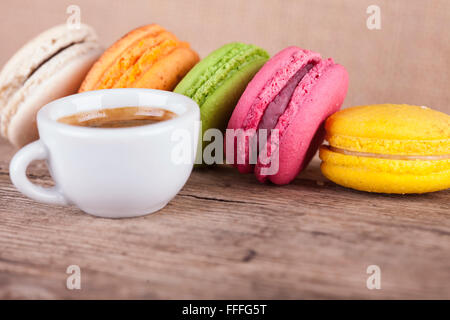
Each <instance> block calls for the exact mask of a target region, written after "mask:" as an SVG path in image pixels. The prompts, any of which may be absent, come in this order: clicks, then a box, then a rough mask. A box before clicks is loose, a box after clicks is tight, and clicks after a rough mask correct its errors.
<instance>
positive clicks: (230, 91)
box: [200, 58, 266, 147]
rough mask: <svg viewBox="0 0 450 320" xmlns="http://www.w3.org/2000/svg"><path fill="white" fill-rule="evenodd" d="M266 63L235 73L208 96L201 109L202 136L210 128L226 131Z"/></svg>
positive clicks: (253, 64)
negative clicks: (253, 80)
mask: <svg viewBox="0 0 450 320" xmlns="http://www.w3.org/2000/svg"><path fill="white" fill-rule="evenodd" d="M265 62H266V59H265V58H261V59H257V60H254V61H252V62H251V63H249V64H247V65H246V66H245V67H244V68H242V69H241V70H240V71H239V72H236V73H234V74H233V75H232V76H231V77H230V78H228V79H227V80H226V81H225V82H224V83H222V84H221V86H220V87H219V88H217V89H216V90H215V91H214V92H213V93H212V94H211V95H210V96H208V99H207V100H206V101H205V102H204V103H203V105H202V107H201V108H200V114H201V119H202V135H203V133H204V132H205V131H206V130H207V129H209V128H217V129H219V130H220V131H222V132H223V131H224V130H225V129H226V127H227V123H228V120H229V119H230V116H231V114H232V112H233V110H234V107H235V106H236V103H237V101H238V100H239V98H240V96H241V94H242V92H243V91H244V90H245V88H246V86H247V84H248V82H249V81H250V80H251V79H252V78H253V76H254V75H255V74H256V72H258V70H259V69H260V68H261V66H262V65H263V64H264V63H265ZM208 143H209V141H204V142H203V147H205V146H206V145H207V144H208Z"/></svg>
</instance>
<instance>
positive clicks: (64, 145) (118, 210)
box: [10, 89, 200, 218]
mask: <svg viewBox="0 0 450 320" xmlns="http://www.w3.org/2000/svg"><path fill="white" fill-rule="evenodd" d="M128 106H132V107H140V106H147V107H157V108H162V109H166V110H169V111H172V112H174V113H175V114H176V115H177V116H176V117H174V118H172V119H169V120H164V121H160V122H157V123H154V124H148V125H143V126H136V127H124V128H90V127H82V126H75V125H69V124H64V123H61V122H58V119H59V118H61V117H64V116H68V115H72V114H75V113H78V112H82V111H89V110H97V109H105V108H116V107H128ZM199 121H200V111H199V107H198V105H197V104H196V103H195V102H194V101H193V100H191V99H189V98H187V97H185V96H182V95H179V94H176V93H172V92H167V91H160V90H152V89H111V90H99V91H90V92H84V93H80V94H75V95H72V96H68V97H65V98H62V99H58V100H55V101H53V102H51V103H49V104H47V105H46V106H44V107H43V108H42V109H41V110H40V111H39V113H38V115H37V126H38V130H39V136H40V139H39V140H37V141H35V142H33V143H30V144H29V145H27V146H25V147H24V148H22V149H21V150H19V151H18V152H17V154H16V155H15V156H14V158H13V159H12V161H11V163H10V176H11V180H12V182H13V184H14V185H15V186H16V187H17V189H18V190H19V191H20V192H22V193H23V194H25V195H26V196H28V197H30V198H31V199H34V200H37V201H40V202H45V203H50V204H58V205H70V204H74V205H76V206H77V207H79V208H80V209H81V210H83V211H84V212H87V213H89V214H92V215H95V216H100V217H108V218H124V217H134V216H140V215H145V214H149V213H152V212H155V211H157V210H159V209H161V208H163V207H164V206H165V205H166V204H167V203H168V202H169V201H170V200H171V199H172V198H173V197H174V196H175V195H176V194H177V193H178V192H179V191H180V189H181V188H182V187H183V186H184V184H185V183H186V181H187V179H188V178H189V175H190V173H191V171H192V168H193V163H194V158H195V151H196V150H197V143H198V135H199V129H198V128H199V125H198V124H199ZM180 150H181V151H180ZM178 152H184V153H185V154H184V156H183V157H181V158H180V156H179V155H177V153H178ZM186 152H187V154H186ZM180 159H182V160H183V161H180ZM33 160H46V161H47V166H48V169H49V171H50V174H51V176H52V178H53V180H54V182H55V186H54V187H50V188H44V187H42V186H38V185H35V184H33V183H31V182H30V180H28V178H27V175H26V169H27V167H28V165H29V164H30V163H31V162H32V161H33Z"/></svg>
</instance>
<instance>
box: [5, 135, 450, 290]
mask: <svg viewBox="0 0 450 320" xmlns="http://www.w3.org/2000/svg"><path fill="white" fill-rule="evenodd" d="M13 152H14V150H13V149H12V148H10V147H9V146H8V145H6V143H5V142H3V141H2V142H0V298H75V299H78V298H87V299H91V298H138V299H140V298H146V299H147V298H148V299H160V298H180V299H185V298H188V299H189V298H198V299H208V298H209V299H228V298H236V299H240V298H257V299H259V298H262V299H266V298H269V299H271V298H274V299H303V298H339V299H340V298H363V299H366V298H368V299H372V298H446V299H449V298H450V204H449V200H450V190H447V191H441V192H436V193H431V194H425V195H409V196H401V195H391V196H388V195H375V194H369V193H363V192H357V191H353V190H349V189H345V188H342V187H339V186H337V185H335V184H333V183H331V182H329V181H326V179H325V178H324V177H323V176H322V175H321V173H320V170H319V160H318V159H314V161H313V162H312V164H311V165H310V166H309V167H308V169H307V170H306V171H305V172H304V173H302V174H301V175H300V176H299V177H298V178H297V179H296V180H295V181H294V182H293V183H292V184H290V185H288V186H284V187H277V186H272V185H261V184H259V183H258V182H257V181H256V179H255V178H254V176H252V175H240V174H238V173H237V171H236V170H234V169H232V168H229V167H225V166H219V167H216V168H213V169H206V170H198V171H197V170H196V171H195V172H193V174H192V176H191V178H190V179H189V182H188V183H187V184H186V186H185V187H184V189H183V190H182V191H181V192H180V193H179V195H178V196H177V197H176V198H175V199H174V200H173V201H172V202H170V204H169V205H168V206H167V207H166V208H165V209H163V210H161V211H160V212H158V213H155V214H153V215H149V216H146V217H140V218H133V219H121V220H109V219H101V218H94V217H92V216H89V215H87V214H84V213H82V212H81V211H79V210H78V209H76V208H74V207H56V206H50V205H45V204H40V203H37V202H35V201H32V200H29V199H27V198H25V197H24V196H22V195H21V194H20V193H19V192H18V191H16V189H15V188H14V187H13V186H12V185H11V182H10V180H9V175H8V164H9V160H10V159H11V156H12V154H13ZM29 173H30V175H31V177H32V179H33V180H34V182H36V183H41V184H44V185H48V184H50V183H51V179H50V177H49V175H48V173H47V170H46V168H45V166H44V165H43V164H42V163H38V164H36V165H34V166H32V167H31V168H30V170H29ZM69 265H78V266H79V267H80V268H81V290H68V289H67V288H66V279H67V277H68V276H69V275H68V274H66V269H67V267H68V266H69ZM369 265H377V266H379V267H380V270H381V289H380V290H376V289H374V290H369V289H367V287H366V280H367V278H368V277H369V276H370V275H369V274H367V273H366V269H367V267H368V266H369Z"/></svg>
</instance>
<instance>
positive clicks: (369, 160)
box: [319, 145, 450, 183]
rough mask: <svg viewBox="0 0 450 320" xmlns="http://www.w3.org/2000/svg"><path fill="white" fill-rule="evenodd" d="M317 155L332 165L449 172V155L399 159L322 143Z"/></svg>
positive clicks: (370, 169) (412, 171)
mask: <svg viewBox="0 0 450 320" xmlns="http://www.w3.org/2000/svg"><path fill="white" fill-rule="evenodd" d="M319 157H320V159H321V160H322V161H323V162H325V163H328V164H330V165H333V166H341V167H351V168H359V169H361V170H365V171H373V172H392V173H396V174H407V173H409V174H416V175H425V174H430V173H434V172H444V171H448V172H449V174H450V155H446V156H432V157H423V156H416V157H414V158H407V159H406V158H404V159H399V158H396V156H394V157H393V156H392V155H389V154H368V153H355V152H352V151H346V150H342V149H336V148H333V147H330V146H325V145H323V146H321V147H320V151H319ZM449 179H450V176H449ZM449 183H450V181H449Z"/></svg>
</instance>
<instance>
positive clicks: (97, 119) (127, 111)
mask: <svg viewBox="0 0 450 320" xmlns="http://www.w3.org/2000/svg"><path fill="white" fill-rule="evenodd" d="M176 116H177V114H176V113H173V112H172V111H169V110H165V109H160V108H154V107H120V108H110V109H100V110H90V111H83V112H79V113H75V114H72V115H70V116H65V117H62V118H59V119H58V121H59V122H61V123H65V124H70V125H73V126H80V127H90V128H126V127H137V126H144V125H147V124H152V123H158V122H161V121H165V120H169V119H172V118H174V117H176Z"/></svg>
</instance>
